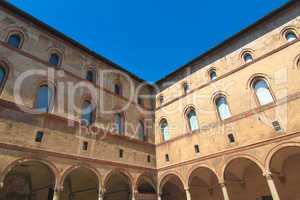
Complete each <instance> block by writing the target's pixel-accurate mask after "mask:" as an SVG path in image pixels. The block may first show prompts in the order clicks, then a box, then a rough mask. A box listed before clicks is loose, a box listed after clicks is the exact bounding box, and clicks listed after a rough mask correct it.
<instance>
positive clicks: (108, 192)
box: [103, 169, 134, 200]
mask: <svg viewBox="0 0 300 200" xmlns="http://www.w3.org/2000/svg"><path fill="white" fill-rule="evenodd" d="M103 185H104V187H103V188H104V198H105V199H107V200H114V199H120V200H129V199H130V198H132V196H133V195H134V179H133V177H132V176H131V174H130V173H129V172H127V171H126V170H124V169H113V170H111V171H110V172H109V173H108V174H107V175H106V176H105V179H104V184H103Z"/></svg>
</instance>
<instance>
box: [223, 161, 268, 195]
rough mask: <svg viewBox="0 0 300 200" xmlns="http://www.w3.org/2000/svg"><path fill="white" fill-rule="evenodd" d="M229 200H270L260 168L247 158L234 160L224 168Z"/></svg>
mask: <svg viewBox="0 0 300 200" xmlns="http://www.w3.org/2000/svg"><path fill="white" fill-rule="evenodd" d="M224 179H225V184H226V187H227V191H228V193H229V199H230V200H240V199H243V200H253V199H255V200H256V199H257V200H272V197H271V194H270V191H269V187H268V184H267V181H266V178H265V177H264V176H263V171H262V168H261V167H259V165H258V164H257V163H255V162H254V161H252V160H250V159H248V158H236V159H234V160H232V161H231V162H230V163H229V164H228V165H227V166H226V168H225V171H224Z"/></svg>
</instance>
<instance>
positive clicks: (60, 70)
mask: <svg viewBox="0 0 300 200" xmlns="http://www.w3.org/2000/svg"><path fill="white" fill-rule="evenodd" d="M299 10H300V3H299V1H290V2H289V3H288V4H286V5H285V6H283V7H282V8H280V9H278V10H277V11H275V12H273V13H271V14H270V15H268V16H266V17H265V18H264V19H262V20H260V21H259V22H257V23H255V24H254V25H252V26H250V27H249V28H247V29H245V30H243V31H241V32H240V33H238V34H237V35H235V36H233V37H232V38H230V39H229V40H227V41H225V42H224V43H222V44H220V45H219V46H217V47H216V48H214V49H212V50H210V51H208V52H207V53H205V54H204V55H202V56H199V57H198V58H197V59H195V60H193V61H191V62H190V63H188V64H187V65H185V66H183V67H182V68H180V69H179V70H177V71H175V72H173V73H171V74H170V75H168V76H167V77H165V78H163V79H161V80H159V81H158V82H157V83H156V84H155V85H150V84H148V83H147V82H145V81H143V80H142V79H140V78H138V77H136V76H135V75H133V74H131V73H130V72H128V71H126V70H125V69H123V68H121V67H120V66H118V65H117V64H115V63H113V62H111V61H109V60H107V59H106V58H103V57H102V56H101V55H98V54H96V53H95V52H93V51H91V50H89V49H87V48H85V47H83V46H82V45H80V44H78V43H77V42H76V41H73V40H72V39H70V38H68V37H67V36H65V35H63V34H62V33H59V32H57V31H56V30H53V29H52V28H50V27H48V26H47V25H45V24H43V23H42V22H40V21H38V20H36V19H34V18H33V17H31V16H29V15H28V14H26V13H24V12H23V11H21V10H19V9H17V8H15V7H13V6H12V5H10V4H8V3H6V2H4V1H1V2H0V27H1V28H0V46H1V47H0V66H1V69H2V70H3V76H2V75H1V74H0V75H1V76H0V78H1V81H0V83H1V87H0V89H1V98H0V110H1V112H0V191H1V193H0V200H19V199H20V200H25V199H26V200H27V199H30V200H43V199H45V200H46V199H55V200H58V199H62V200H75V199H76V200H83V199H89V200H90V199H91V200H92V199H98V200H102V199H104V200H125V199H132V200H134V199H141V200H153V199H162V200H185V199H187V200H191V199H192V200H197V199H201V200H202V199H203V200H217V199H218V200H219V199H224V200H229V199H230V200H238V199H245V200H253V199H255V200H269V199H274V200H279V199H283V200H298V199H299V198H300V193H299V190H298V186H299V181H300V175H299V173H298V172H299V170H300V133H299V130H300V123H299V122H300V115H298V114H297V113H298V110H299V109H298V107H297V105H298V104H299V102H300V88H299V85H300V80H299V78H298V77H299V73H300V72H299V70H300V69H299V67H300V64H299V63H300V60H299V59H300V53H299V51H298V49H300V43H299V34H300V17H299ZM15 35H17V36H18V37H19V38H18V39H20V40H19V41H18V42H19V43H18V44H19V46H18V47H17V48H16V47H13V46H12V44H13V41H15V40H13V39H16V38H12V36H15ZM54 54H55V55H57V56H58V58H59V59H58V62H57V63H56V66H53V65H52V64H53V63H51V62H50V61H51V59H52V57H51V56H52V55H54ZM249 59H250V60H249ZM89 72H91V74H89ZM212 72H214V74H212ZM90 76H91V77H92V78H90ZM257 83H260V85H259V86H258V85H257ZM263 84H265V85H263ZM45 85H47V87H48V88H50V89H51V91H52V92H53V96H52V98H51V99H52V101H51V103H49V104H48V106H49V107H48V108H49V110H48V109H47V112H36V106H37V105H38V102H39V101H40V99H39V97H38V95H39V93H38V91H39V89H40V88H41V87H42V86H45ZM262 86H265V87H262ZM268 95H269V96H268ZM266 96H267V97H268V98H267V97H266ZM221 98H223V100H224V99H225V100H224V101H222V102H221V103H219V100H220V99H221ZM86 101H88V102H90V104H91V106H93V111H92V112H91V113H89V114H90V115H89V116H90V117H91V119H90V120H91V124H88V126H87V125H86V124H84V123H83V121H82V118H83V116H85V115H84V114H83V111H82V110H83V109H82V105H83V103H84V102H86ZM266 101H268V102H267V103H264V102H266ZM70 102H72V106H70V104H71V103H70ZM50 105H51V106H50ZM78 108H79V109H78ZM117 114H119V115H117ZM224 114H226V118H223V117H224ZM117 117H119V118H117ZM116 124H117V125H116ZM119 124H121V126H119ZM116 127H117V128H116ZM120 127H121V128H120ZM141 127H142V128H141Z"/></svg>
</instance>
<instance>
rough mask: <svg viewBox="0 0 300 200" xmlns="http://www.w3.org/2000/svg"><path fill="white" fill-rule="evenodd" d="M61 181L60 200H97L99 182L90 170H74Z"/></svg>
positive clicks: (83, 168) (82, 168) (81, 168)
mask: <svg viewBox="0 0 300 200" xmlns="http://www.w3.org/2000/svg"><path fill="white" fill-rule="evenodd" d="M63 181H64V182H63V186H64V187H63V192H62V195H61V196H62V200H75V199H76V200H86V199H88V200H98V190H99V182H100V181H99V179H98V176H97V174H96V173H95V172H93V171H92V170H91V169H89V168H86V167H79V168H75V169H74V170H72V171H71V172H70V173H69V174H68V175H67V176H66V177H65V178H64V180H63Z"/></svg>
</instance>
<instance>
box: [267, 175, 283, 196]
mask: <svg viewBox="0 0 300 200" xmlns="http://www.w3.org/2000/svg"><path fill="white" fill-rule="evenodd" d="M265 177H266V179H267V183H268V186H269V189H270V192H271V195H272V197H273V200H280V198H279V194H278V191H277V189H276V186H275V183H274V180H273V178H272V175H271V173H266V174H265Z"/></svg>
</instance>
